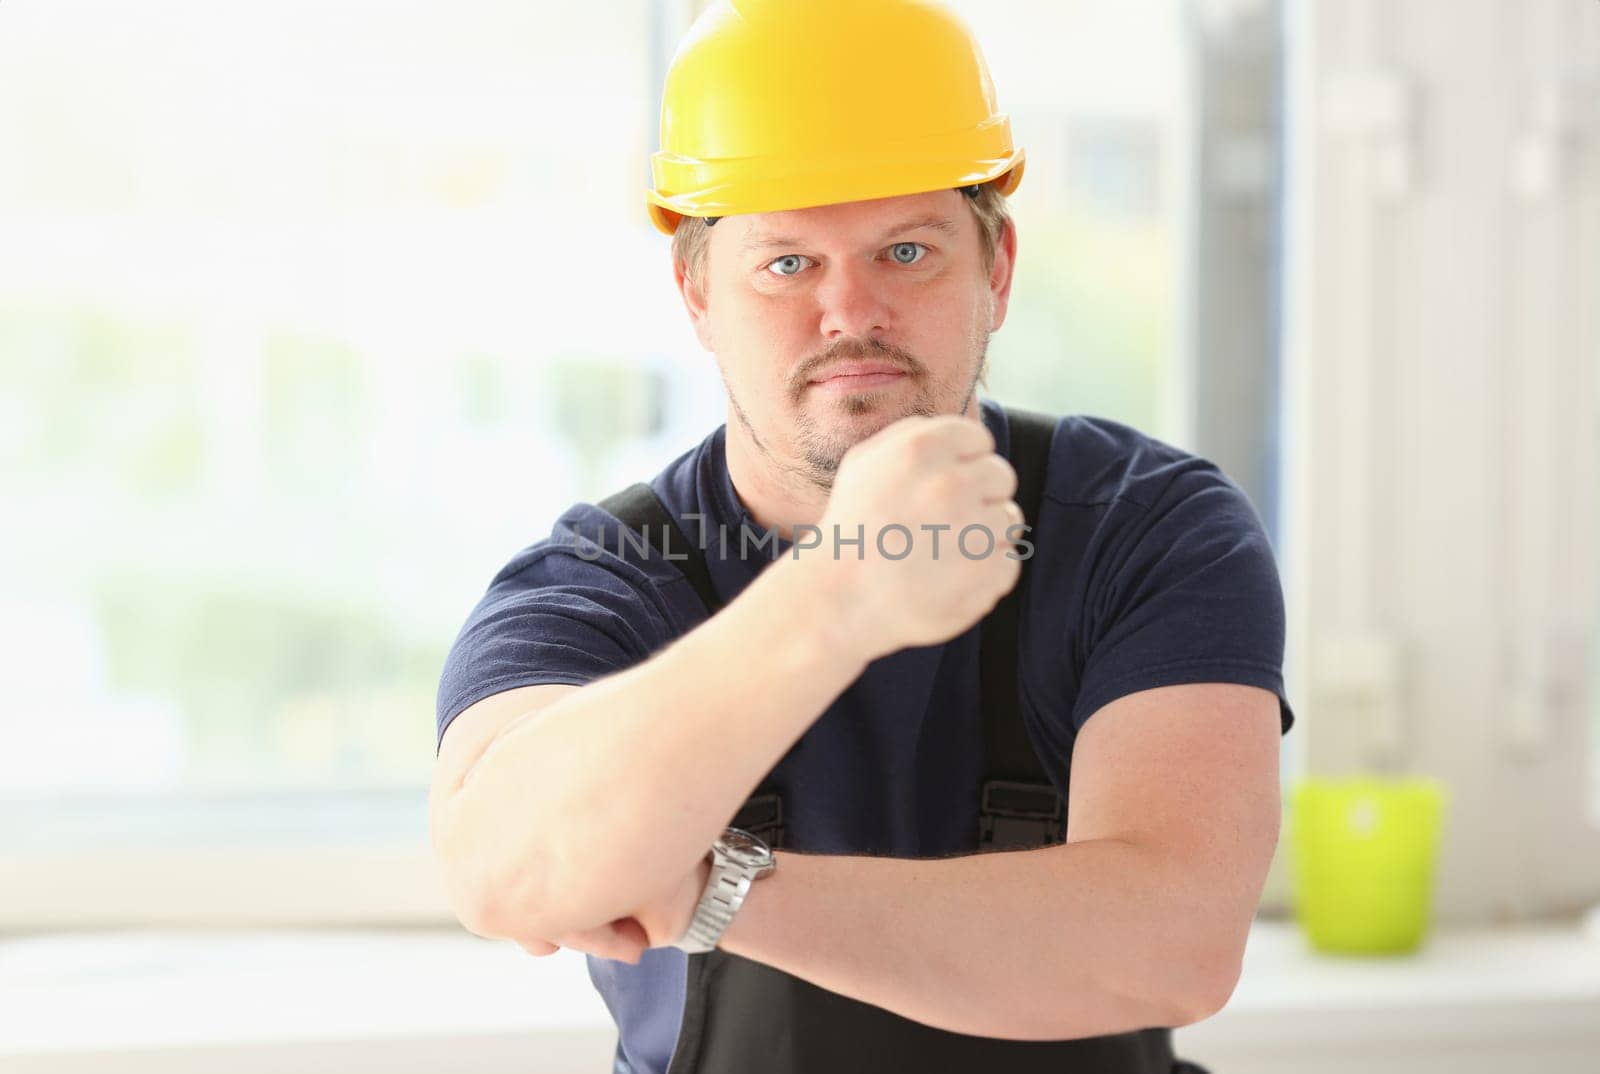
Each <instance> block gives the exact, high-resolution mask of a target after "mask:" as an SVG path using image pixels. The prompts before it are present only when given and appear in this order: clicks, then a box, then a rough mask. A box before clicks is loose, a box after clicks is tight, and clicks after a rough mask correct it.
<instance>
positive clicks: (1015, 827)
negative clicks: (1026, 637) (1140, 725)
mask: <svg viewBox="0 0 1600 1074" xmlns="http://www.w3.org/2000/svg"><path fill="white" fill-rule="evenodd" d="M1005 412H1006V418H1007V420H1008V422H1009V424H1010V427H1011V465H1012V468H1013V469H1015V470H1016V472H1017V492H1016V495H1015V496H1014V497H1013V499H1015V500H1016V502H1017V506H1018V507H1020V508H1022V514H1023V519H1024V521H1025V522H1026V524H1027V525H1028V526H1029V527H1030V528H1029V530H1028V531H1027V533H1026V535H1025V536H1026V537H1027V538H1028V539H1029V540H1033V541H1037V539H1038V536H1039V535H1038V531H1037V529H1036V528H1035V527H1036V526H1037V524H1038V518H1039V506H1040V503H1041V502H1042V500H1043V498H1044V478H1045V469H1046V467H1047V465H1048V463H1049V461H1050V439H1051V436H1052V434H1053V433H1054V432H1055V427H1056V419H1055V418H1053V417H1050V416H1048V415H1045V414H1039V413H1035V412H1033V411H1029V410H1018V409H1015V408H1013V407H1006V408H1005ZM1030 562H1031V557H1030V558H1029V559H1024V560H1023V561H1022V573H1021V575H1020V576H1019V577H1018V578H1017V584H1016V585H1014V586H1012V588H1011V591H1010V592H1009V593H1007V594H1006V595H1005V596H1004V597H1002V598H1001V599H1000V601H999V603H998V604H996V605H995V606H994V609H993V610H992V611H990V612H989V615H988V616H987V617H986V618H985V619H984V621H983V630H982V639H981V642H980V646H979V667H980V669H981V672H980V674H981V682H982V705H983V710H982V711H983V735H984V746H985V749H986V759H985V761H984V781H983V787H982V791H981V796H980V799H979V803H978V848H979V849H980V850H999V849H1006V848H1022V847H1036V846H1043V845H1046V844H1049V843H1059V842H1061V841H1062V840H1063V839H1065V838H1066V824H1067V810H1066V802H1065V800H1064V798H1063V797H1062V796H1061V795H1059V794H1057V793H1056V789H1055V787H1054V786H1053V785H1052V784H1051V783H1050V778H1049V777H1048V776H1047V775H1046V774H1045V771H1044V767H1043V766H1042V765H1041V764H1040V763H1039V758H1038V755H1037V754H1036V753H1035V752H1034V749H1033V745H1032V744H1031V743H1030V742H1029V741H1028V731H1027V728H1026V727H1025V726H1024V725H1023V722H1022V703H1021V698H1020V695H1019V688H1018V677H1019V674H1020V668H1021V664H1020V661H1019V659H1018V644H1017V635H1018V629H1019V623H1020V618H1021V603H1022V593H1023V589H1024V587H1025V586H1026V584H1027V579H1028V567H1029V564H1030ZM1069 767H1070V766H1069Z"/></svg>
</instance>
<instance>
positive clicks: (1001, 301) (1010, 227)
mask: <svg viewBox="0 0 1600 1074" xmlns="http://www.w3.org/2000/svg"><path fill="white" fill-rule="evenodd" d="M1016 264H1017V225H1016V221H1014V220H1011V219H1010V218H1007V220H1006V224H1005V229H1004V230H1003V231H1001V233H1000V241H999V242H997V243H995V247H994V267H993V268H992V269H990V270H989V294H990V297H991V298H992V299H993V300H994V313H993V315H992V316H991V317H990V320H989V331H991V332H993V331H995V330H997V329H998V328H999V327H1000V326H1001V325H1002V324H1004V323H1005V321H1006V308H1007V307H1008V306H1009V305H1010V303H1011V278H1012V270H1013V269H1015V268H1016Z"/></svg>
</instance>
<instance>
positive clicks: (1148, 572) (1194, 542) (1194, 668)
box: [1072, 459, 1294, 734]
mask: <svg viewBox="0 0 1600 1074" xmlns="http://www.w3.org/2000/svg"><path fill="white" fill-rule="evenodd" d="M1117 506H1118V507H1119V508H1120V509H1121V510H1122V511H1124V512H1125V516H1124V520H1125V521H1126V522H1127V525H1126V527H1121V526H1119V527H1116V534H1115V538H1114V543H1115V546H1116V547H1115V548H1113V549H1106V550H1103V551H1104V552H1105V560H1104V565H1103V569H1101V570H1099V571H1097V572H1096V573H1097V577H1096V580H1095V582H1094V584H1093V585H1092V586H1091V590H1090V593H1091V596H1090V603H1089V617H1088V622H1089V627H1090V629H1089V645H1088V654H1087V658H1086V660H1085V663H1084V665H1083V671H1082V675H1081V677H1080V680H1079V691H1078V697H1077V700H1076V702H1075V703H1074V705H1073V711H1072V722H1073V726H1074V727H1076V728H1079V729H1081V728H1082V726H1083V725H1084V723H1085V722H1086V721H1087V720H1088V719H1089V718H1090V717H1091V716H1092V715H1093V714H1094V713H1095V711H1096V710H1098V709H1099V708H1100V707H1102V706H1103V705H1105V704H1107V703H1108V702H1111V701H1114V700H1116V699H1117V698H1119V697H1122V696H1125V695H1127V694H1131V693H1135V692H1137V691H1140V690H1147V689H1151V688H1153V687H1157V686H1175V685H1179V684H1185V683H1200V682H1229V683H1240V684H1243V685H1248V686H1259V687H1261V688H1262V689H1265V690H1270V691H1272V692H1273V693H1274V694H1276V695H1277V696H1278V708H1279V716H1280V720H1281V725H1282V726H1281V730H1280V734H1287V733H1288V731H1289V728H1290V726H1292V725H1293V723H1294V713H1293V711H1292V710H1291V708H1290V706H1289V702H1288V699H1287V697H1286V696H1285V691H1284V685H1283V670H1282V669H1283V650H1284V603H1283V588H1282V585H1281V583H1280V579H1279V574H1278V567H1277V563H1276V561H1275V559H1274V557H1273V553H1272V546H1271V543H1270V542H1269V540H1268V538H1267V535H1266V531H1265V529H1264V528H1263V526H1262V524H1261V520H1260V516H1259V515H1258V514H1257V513H1256V510H1255V508H1254V506H1253V505H1252V504H1251V503H1250V500H1249V497H1248V496H1246V495H1245V493H1244V491H1243V490H1242V489H1240V488H1239V487H1238V485H1236V484H1234V483H1233V481H1232V480H1230V479H1229V478H1228V477H1227V476H1226V475H1225V474H1224V473H1222V471H1221V470H1219V469H1217V468H1216V467H1215V466H1214V465H1212V464H1210V463H1208V462H1205V461H1204V460H1199V459H1196V460H1194V464H1193V465H1190V466H1189V467H1187V468H1185V469H1183V471H1182V472H1181V473H1179V474H1178V475H1177V476H1176V477H1175V478H1174V479H1173V480H1171V481H1170V482H1169V483H1167V484H1166V486H1165V487H1164V488H1162V489H1161V490H1160V491H1159V493H1158V494H1156V495H1155V496H1154V498H1153V500H1146V501H1144V502H1142V503H1141V502H1124V503H1120V504H1118V505H1117Z"/></svg>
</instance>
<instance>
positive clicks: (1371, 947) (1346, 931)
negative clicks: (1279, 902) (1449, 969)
mask: <svg viewBox="0 0 1600 1074" xmlns="http://www.w3.org/2000/svg"><path fill="white" fill-rule="evenodd" d="M1447 801H1448V796H1447V795H1446V792H1445V789H1444V786H1443V785H1442V784H1441V783H1439V782H1438V781H1437V780H1434V779H1427V778H1388V777H1376V776H1363V777H1356V778H1350V779H1303V780H1300V781H1298V782H1297V783H1296V784H1295V785H1294V786H1293V787H1291V788H1290V791H1289V818H1288V821H1289V823H1288V827H1289V843H1290V857H1291V865H1292V869H1291V872H1292V883H1291V887H1292V900H1291V901H1292V905H1293V910H1294V916H1295V920H1296V921H1298V922H1299V923H1300V927H1301V928H1302V929H1303V930H1304V931H1305V934H1306V936H1307V938H1308V939H1309V940H1310V941H1311V945H1312V946H1313V947H1314V948H1316V949H1317V950H1319V951H1326V952H1329V953H1337V954H1400V953H1404V952H1407V951H1414V950H1416V949H1417V947H1418V946H1420V945H1421V943H1422V941H1423V939H1424V938H1425V937H1426V935H1427V933H1428V928H1429V926H1430V924H1431V919H1432V915H1433V876H1434V863H1435V860H1436V858H1437V857H1438V848H1439V836H1440V832H1441V829H1442V826H1443V820H1444V811H1445V806H1446V804H1447Z"/></svg>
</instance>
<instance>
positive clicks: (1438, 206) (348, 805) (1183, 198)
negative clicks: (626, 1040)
mask: <svg viewBox="0 0 1600 1074" xmlns="http://www.w3.org/2000/svg"><path fill="white" fill-rule="evenodd" d="M700 6H701V5H700V4H699V3H697V2H694V0H609V2H608V3H606V4H604V5H600V4H571V3H562V4H556V3H544V2H537V3H530V2H510V0H462V2H460V3H456V4H452V5H450V6H449V7H448V8H445V7H441V6H439V5H423V4H414V3H396V2H394V0H388V2H385V3H377V2H374V0H344V2H342V3H339V4H331V5H330V4H320V3H309V2H305V0H285V2H280V3H277V4H272V5H243V4H216V3H203V2H201V0H150V2H147V3H144V4H140V5H126V4H114V3H109V2H103V0H102V2H91V0H53V2H52V3H49V4H44V3H38V2H34V3H29V2H26V0H12V2H9V3H6V4H5V5H4V6H3V7H0V512H3V514H0V519H3V521H0V645H3V649H0V651H3V652H4V653H5V654H6V658H5V659H4V660H3V661H0V697H3V698H4V704H3V705H0V735H3V741H4V748H3V749H0V1010H5V1011H7V1012H8V1013H7V1016H5V1017H3V1018H0V1070H11V1069H18V1070H23V1069H26V1070H96V1071H98V1070H145V1069H150V1070H155V1069H161V1070H164V1071H177V1070H191V1069H192V1070H208V1071H209V1070H215V1069H223V1068H225V1069H231V1070H236V1071H243V1070H257V1069H259V1070H281V1069H286V1068H293V1069H298V1070H322V1069H327V1070H341V1071H343V1070H360V1069H367V1068H371V1069H379V1067H380V1066H381V1067H382V1068H383V1069H386V1070H388V1071H396V1070H413V1069H415V1070H424V1069H437V1068H439V1067H441V1066H443V1065H445V1064H449V1065H450V1066H451V1067H452V1068H457V1069H472V1070H483V1071H489V1070H502V1069H505V1070H510V1069H517V1070H539V1071H553V1072H554V1071H568V1070H571V1071H582V1070H591V1071H598V1070H603V1069H608V1068H609V1064H610V1053H611V1048H612V1045H613V1043H614V1034H613V1033H612V1031H611V1029H610V1023H609V1021H608V1019H607V1015H606V1011H605V1009H604V1007H603V1005H602V1004H601V1003H600V1001H599V999H598V997H597V996H596V995H595V994H594V993H593V992H592V990H591V989H590V988H589V984H588V981H587V978H586V976H585V968H584V965H583V961H582V959H581V957H579V956H576V955H573V954H571V953H570V952H562V953H561V954H559V955H556V956H553V957H551V958H548V959H537V960H536V959H532V958H530V957H529V956H527V955H525V954H524V953H522V952H521V951H520V950H519V949H517V948H516V947H515V945H513V944H510V943H491V942H489V941H484V940H481V939H479V938H477V937H474V936H471V935H470V934H468V933H466V932H465V931H464V930H462V929H461V928H460V927H459V925H457V924H456V923H455V921H454V918H453V917H452V916H451V914H450V912H449V910H448V908H447V906H446V903H445V900H444V897H443V894H442V891H441V889H440V886H439V884H438V880H437V878H436V876H435V875H434V873H433V866H432V862H431V859H430V856H429V851H428V846H427V835H426V814H425V807H426V794H427V781H428V779H429V775H430V771H431V765H432V761H433V741H434V722H433V693H434V688H435V686H436V683H437V680H438V673H439V670H440V666H441V663H442V661H443V658H444V654H445V651H446V649H447V648H448V646H449V644H450V642H451V640H452V638H453V637H454V634H455V631H456V630H457V629H458V628H459V626H460V625H461V623H462V621H463V619H464V618H465V616H466V614H467V612H468V610H469V609H470V608H471V607H472V605H473V604H474V603H475V602H476V600H477V599H478V597H479V596H480V595H481V594H482V592H483V590H484V588H485V587H486V586H487V584H488V582H489V579H490V578H491V577H492V575H493V574H494V573H495V572H496V571H497V570H498V569H499V567H500V566H501V565H502V564H503V563H504V562H505V561H506V560H507V559H508V558H509V557H510V556H511V555H512V554H513V553H514V552H515V551H517V550H518V549H519V548H522V547H523V546H525V545H526V544H528V543H530V542H531V541H533V540H535V539H537V538H538V537H540V536H543V535H545V534H546V533H547V532H548V529H549V525H550V523H551V521H553V519H554V517H555V516H556V515H557V514H558V513H559V512H560V511H561V510H563V509H564V508H565V507H566V506H567V505H569V504H570V503H572V502H574V501H576V500H580V499H595V498H598V497H599V496H602V495H604V494H606V493H607V492H610V491H612V490H614V489H616V488H619V487H621V486H623V485H625V484H627V483H629V482H631V481H634V480H637V479H641V478H643V477H647V476H648V475H650V474H652V473H654V472H656V470H658V469H659V468H660V467H661V466H662V465H664V464H665V463H666V462H667V461H668V460H669V459H671V458H673V457H674V456H676V455H677V454H679V453H680V452H682V451H683V450H685V449H687V448H688V447H690V446H692V445H693V444H694V443H696V442H698V440H699V439H700V438H701V437H702V436H704V435H705V434H706V433H707V432H709V431H710V430H711V429H712V428H714V427H715V426H716V425H717V424H719V423H720V422H721V421H722V420H723V410H722V406H723V395H722V389H721V385H720V381H719V380H718V377H717V375H716V370H715V366H714V364H713V362H712V359H711V358H710V356H709V355H707V354H706V353H705V352H703V351H702V350H700V348H699V346H698V344H697V343H696V342H695V340H694V337H693V335H692V333H691V332H690V330H689V327H688V323H687V318H686V316H685V315H684V313H683V311H682V309H681V305H680V303H679V300H678V298H677V295H676V293H675V292H674V290H673V287H672V283H671V271H670V263H669V256H668V243H667V240H666V239H665V238H664V237H662V236H660V235H659V234H657V233H656V232H655V231H654V230H653V229H652V228H651V226H650V224H649V222H648V220H647V218H646V216H645V213H644V207H643V206H644V202H643V197H642V191H643V189H644V187H645V185H646V183H647V181H648V155H649V153H650V152H651V151H652V150H653V149H654V148H655V145H656V142H655V138H656V122H657V117H658V114H659V107H660V105H659V89H660V85H661V81H662V78H663V75H664V73H665V69H666V65H667V62H668V60H669V59H670V57H671V54H672V50H673V48H674V47H675V44H676V42H677V40H678V38H679V36H680V35H681V34H682V32H683V30H684V29H685V28H686V27H687V25H688V22H689V20H690V19H692V17H693V15H694V14H695V12H696V10H697V9H698V8H699V7H700ZM954 6H955V7H956V8H957V9H958V10H960V11H961V12H962V13H963V14H964V15H965V16H966V17H967V18H968V19H969V21H970V22H971V23H972V25H973V26H974V28H975V29H976V31H977V33H978V35H979V38H980V40H982V42H983V43H984V46H985V51H986V53H987V56H988V60H989V65H990V68H991V71H992V74H993V76H994V80H995V84H996V87H997V91H998V94H999V98H1000V103H1001V106H1002V107H1003V108H1005V109H1006V110H1007V111H1008V112H1009V113H1010V114H1011V117H1012V123H1013V128H1014V130H1015V132H1016V134H1017V137H1018V139H1019V142H1020V143H1021V144H1022V145H1023V146H1024V147H1025V149H1026V151H1027V154H1028V176H1027V180H1026V181H1025V182H1024V183H1023V184H1022V186H1021V188H1020V189H1019V191H1018V193H1017V195H1016V196H1015V197H1014V198H1013V199H1012V211H1013V214H1014V216H1015V218H1016V220H1017V222H1018V227H1019V261H1018V271H1017V278H1016V284H1015V290H1014V293H1013V297H1012V307H1011V312H1010V316H1009V319H1008V321H1007V323H1006V325H1005V328H1004V329H1003V330H1002V331H1001V332H999V333H997V334H996V335H995V337H994V339H993V340H992V342H991V349H990V355H991V369H992V373H991V377H990V394H991V395H992V396H994V397H995V398H998V399H1000V400H1002V401H1005V402H1011V403H1017V404H1021V405H1026V406H1031V407H1033V408H1036V409H1042V410H1052V411H1056V412H1060V413H1084V414H1094V415H1100V416H1104V417H1109V418H1113V419H1116V420H1119V421H1123V422H1127V423H1129V424H1131V425H1134V426H1136V427H1138V428H1140V429H1142V430H1144V431H1145V432H1147V433H1150V434H1151V435H1154V436H1156V437H1157V438H1159V439H1162V440H1165V441H1167V442H1169V443H1172V444H1176V445H1178V446H1181V447H1183V448H1185V449H1187V450H1190V451H1194V452H1197V453H1199V454H1201V455H1204V456H1206V457H1208V458H1210V459H1212V460H1214V461H1215V462H1217V463H1218V464H1219V465H1220V466H1221V467H1222V468H1223V469H1224V470H1225V471H1226V472H1227V473H1228V474H1229V475H1230V476H1231V477H1233V478H1234V480H1236V481H1237V482H1238V483H1239V484H1240V485H1241V486H1242V487H1243V488H1244V489H1245V491H1246V492H1247V493H1248V494H1249V495H1250V497H1251V499H1252V500H1253V502H1254V503H1255V505H1256V507H1257V509H1258V510H1259V512H1260V514H1261V516H1262V519H1263V521H1264V522H1265V524H1266V527H1267V530H1268V532H1269V534H1270V535H1271V537H1272V540H1273V543H1274V547H1275V549H1276V552H1277V555H1278V560H1279V565H1280V568H1281V570H1282V573H1283V581H1284V589H1285V594H1286V599H1287V602H1288V611H1289V616H1290V620H1289V638H1288V654H1287V659H1286V668H1285V669H1286V673H1287V677H1288V679H1289V691H1290V699H1291V701H1292V703H1293V704H1294V706H1295V709H1296V712H1297V714H1298V716H1299V722H1298V724H1297V725H1296V727H1295V729H1294V730H1293V731H1291V733H1290V734H1289V735H1288V736H1287V737H1286V738H1285V739H1284V744H1283V746H1284V753H1283V778H1284V781H1285V788H1286V792H1287V790H1288V788H1289V787H1291V786H1295V785H1298V784H1299V783H1300V782H1302V781H1306V782H1308V783H1309V781H1314V780H1318V779H1348V778H1355V777H1372V778H1380V779H1395V780H1399V779H1412V778H1419V779H1428V780H1432V781H1436V785H1437V786H1440V787H1442V788H1443V790H1444V792H1445V794H1446V796H1447V802H1446V805H1445V807H1444V811H1443V820H1442V826H1441V828H1440V830H1439V833H1438V835H1437V837H1436V839H1435V841H1434V842H1433V843H1432V844H1430V845H1429V846H1428V847H1426V848H1425V850H1424V853H1425V854H1426V855H1428V856H1429V857H1428V862H1429V868H1432V869H1433V874H1432V876H1433V882H1432V888H1431V892H1430V894H1429V900H1430V901H1429V904H1428V911H1427V916H1428V927H1429V930H1430V931H1429V932H1428V934H1427V937H1426V940H1425V942H1424V943H1423V944H1422V945H1421V946H1420V947H1419V948H1417V949H1415V950H1412V951H1409V952H1406V953H1402V954H1389V955H1385V956H1382V957H1379V956H1367V957H1358V956H1349V955H1346V956H1343V957H1340V956H1338V955H1336V954H1333V953H1330V952H1325V951H1318V950H1316V949H1314V948H1313V947H1312V946H1311V945H1310V944H1309V943H1308V942H1307V937H1306V934H1305V930H1304V929H1302V928H1301V927H1300V924H1301V923H1300V922H1299V921H1297V917H1296V906H1297V903H1296V898H1297V891H1298V889H1297V887H1296V883H1295V874H1294V870H1293V862H1292V860H1291V852H1292V850H1293V847H1292V845H1291V839H1290V836H1291V833H1292V829H1291V827H1290V824H1289V823H1287V822H1286V825H1285V828H1284V839H1283V841H1282V842H1281V844H1280V850H1279V855H1278V860H1277V861H1276V862H1275V863H1274V866H1273V870H1272V874H1271V876H1270V877H1269V880H1268V885H1267V890H1266V893H1265V897H1264V899H1263V902H1262V907H1261V912H1260V915H1259V920H1258V925H1257V930H1256V934H1254V935H1253V936H1252V939H1251V947H1250V951H1249V954H1248V956H1247V962H1246V973H1245V977H1244V979H1243V981H1242V982H1241V984H1240V986H1239V989H1238V991H1237V992H1236V994H1235V996H1234V999H1233V1001H1232V1002H1231V1003H1230V1005H1229V1007H1228V1008H1227V1009H1226V1010H1224V1011H1223V1012H1222V1013H1221V1014H1219V1015H1217V1016H1215V1017H1214V1018H1212V1019H1210V1020H1208V1021H1207V1022H1205V1023H1201V1024H1200V1025H1197V1026H1193V1027H1187V1028H1184V1029H1181V1030H1179V1031H1178V1033H1177V1040H1178V1044H1179V1050H1180V1053H1182V1054H1184V1055H1185V1056H1186V1057H1188V1058H1192V1059H1196V1060H1199V1061H1201V1062H1206V1063H1208V1065H1211V1066H1213V1067H1214V1068H1215V1070H1216V1071H1217V1072H1218V1074H1223V1072H1238V1074H1245V1072H1254V1071H1267V1070H1273V1071H1279V1072H1282V1071H1298V1072H1306V1074H1314V1072H1319V1071H1333V1070H1336V1069H1337V1070H1344V1069H1349V1068H1350V1067H1351V1066H1352V1064H1354V1063H1357V1062H1359V1063H1362V1064H1363V1065H1365V1066H1368V1067H1370V1068H1371V1069H1373V1070H1391V1069H1392V1070H1397V1071H1398V1070H1406V1071H1409V1072H1420V1071H1431V1070H1440V1071H1443V1070H1446V1069H1448V1070H1451V1071H1454V1072H1461V1071H1476V1070H1485V1071H1488V1070H1502V1069H1507V1068H1508V1067H1509V1066H1510V1065H1511V1064H1512V1062H1513V1061H1514V1063H1515V1068H1516V1069H1538V1068H1539V1067H1540V1065H1541V1064H1542V1065H1543V1068H1544V1069H1550V1070H1557V1069H1561V1070H1574V1071H1576V1070H1580V1069H1584V1070H1600V1066H1597V1065H1595V1064H1596V1063H1600V1060H1596V1058H1595V1056H1597V1055H1600V914H1597V913H1595V912H1594V909H1593V908H1594V907H1595V906H1596V905H1597V904H1600V641H1597V632H1596V622H1597V613H1600V584H1597V570H1596V568H1597V566H1600V544H1597V541H1596V533H1597V527H1596V523H1597V519H1600V378H1597V376H1596V373H1597V369H1600V4H1596V3H1595V2H1593V0H1526V2H1517V3H1511V2H1508V0H1123V2H1120V3H1117V4H1105V3H1091V2H1088V0H1049V2H1046V0H984V2H982V3H979V2H976V0H965V2H957V3H955V5H954ZM904 59H906V58H905V57H899V56H897V55H896V54H895V52H894V48H893V43H892V42H886V43H885V62H901V61H902V60H904ZM1285 804H1286V816H1288V810H1289V805H1290V801H1289V796H1288V794H1287V793H1286V803H1285ZM1368 808H1369V811H1370V809H1371V808H1373V807H1371V806H1369V807H1368ZM1290 819H1292V818H1290ZM1334 883H1335V884H1337V883H1339V880H1338V877H1335V880H1334Z"/></svg>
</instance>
